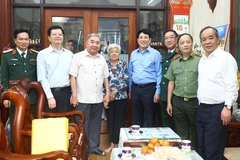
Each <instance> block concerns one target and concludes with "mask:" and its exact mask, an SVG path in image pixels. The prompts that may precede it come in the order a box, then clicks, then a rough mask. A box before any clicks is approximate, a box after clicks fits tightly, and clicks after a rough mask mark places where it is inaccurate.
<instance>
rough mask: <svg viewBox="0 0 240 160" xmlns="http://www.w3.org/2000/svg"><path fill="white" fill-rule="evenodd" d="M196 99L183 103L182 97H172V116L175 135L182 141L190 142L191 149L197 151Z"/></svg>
mask: <svg viewBox="0 0 240 160" xmlns="http://www.w3.org/2000/svg"><path fill="white" fill-rule="evenodd" d="M197 110H198V100H197V98H194V99H190V100H189V101H184V99H183V98H182V97H177V96H173V98H172V115H173V121H174V126H175V130H176V133H177V134H178V135H179V136H180V137H181V138H182V139H188V140H191V145H192V147H193V148H194V149H195V150H197V135H196V115H197Z"/></svg>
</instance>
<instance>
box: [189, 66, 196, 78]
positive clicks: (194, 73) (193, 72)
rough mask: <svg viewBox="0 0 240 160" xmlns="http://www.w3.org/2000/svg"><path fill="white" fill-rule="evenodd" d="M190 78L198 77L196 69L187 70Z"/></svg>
mask: <svg viewBox="0 0 240 160" xmlns="http://www.w3.org/2000/svg"><path fill="white" fill-rule="evenodd" d="M189 73H190V76H193V75H194V76H197V75H198V69H197V68H191V69H189Z"/></svg>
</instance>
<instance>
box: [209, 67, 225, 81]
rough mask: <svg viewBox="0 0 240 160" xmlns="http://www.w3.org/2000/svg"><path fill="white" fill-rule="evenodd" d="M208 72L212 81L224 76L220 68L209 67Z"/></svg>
mask: <svg viewBox="0 0 240 160" xmlns="http://www.w3.org/2000/svg"><path fill="white" fill-rule="evenodd" d="M207 74H208V79H209V80H210V81H219V79H222V78H223V77H222V72H221V70H220V68H217V69H216V68H215V69H213V68H212V69H209V72H208V73H207Z"/></svg>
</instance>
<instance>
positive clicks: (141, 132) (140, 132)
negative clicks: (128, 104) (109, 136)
mask: <svg viewBox="0 0 240 160" xmlns="http://www.w3.org/2000/svg"><path fill="white" fill-rule="evenodd" d="M128 133H130V134H131V135H138V134H143V131H141V130H140V131H139V132H136V133H135V132H132V131H128Z"/></svg>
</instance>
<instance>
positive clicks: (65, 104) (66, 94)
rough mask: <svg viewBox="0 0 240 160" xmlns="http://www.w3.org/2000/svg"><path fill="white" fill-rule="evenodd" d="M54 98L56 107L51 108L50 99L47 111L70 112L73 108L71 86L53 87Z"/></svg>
mask: <svg viewBox="0 0 240 160" xmlns="http://www.w3.org/2000/svg"><path fill="white" fill-rule="evenodd" d="M51 91H52V94H53V97H54V99H55V100H56V107H55V108H54V109H49V106H48V101H46V104H45V112H52V113H56V112H58V113H60V112H68V111H70V110H71V105H70V97H71V87H70V86H69V87H64V88H62V89H59V90H58V89H51Z"/></svg>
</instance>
